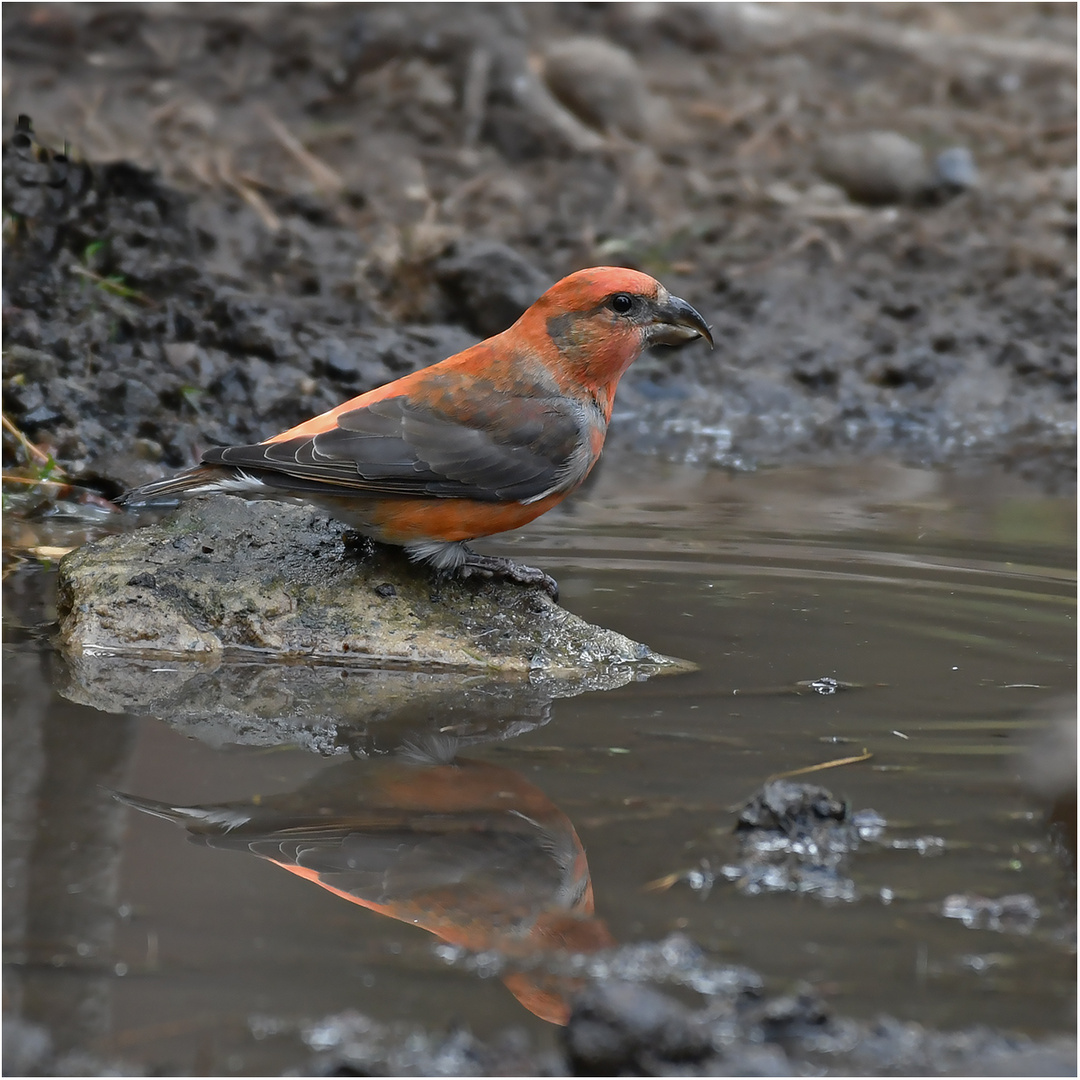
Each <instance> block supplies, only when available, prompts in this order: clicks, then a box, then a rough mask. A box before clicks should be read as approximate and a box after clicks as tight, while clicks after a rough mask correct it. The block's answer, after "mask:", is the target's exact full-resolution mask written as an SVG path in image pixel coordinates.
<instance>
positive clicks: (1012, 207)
mask: <svg viewBox="0 0 1080 1080" xmlns="http://www.w3.org/2000/svg"><path fill="white" fill-rule="evenodd" d="M4 30H5V37H4V42H5V44H4V48H5V60H6V69H5V71H6V78H7V87H8V93H7V94H6V95H5V102H4V108H5V112H4V130H5V133H6V134H7V135H8V139H7V141H6V143H5V186H4V202H5V208H6V211H7V213H8V215H9V216H8V217H7V219H6V226H5V256H6V257H5V270H4V274H5V277H4V287H5V293H4V344H5V358H4V363H5V368H4V374H5V383H4V388H5V410H6V412H7V413H8V415H9V417H10V418H11V419H12V420H14V422H15V423H16V425H17V426H19V427H20V428H21V429H22V430H23V431H24V432H25V433H26V435H28V436H29V437H30V439H31V440H32V441H34V442H36V443H38V444H40V445H41V446H42V448H43V449H44V450H45V451H46V452H48V453H51V454H52V455H53V456H54V458H55V460H56V461H57V462H58V463H59V464H60V465H61V466H62V467H63V468H64V469H65V470H66V471H67V472H68V473H69V474H70V475H72V476H74V477H76V478H77V479H78V480H79V482H80V483H84V484H87V485H90V486H91V487H92V488H93V489H95V490H97V491H98V492H101V493H103V494H105V495H114V494H116V493H118V492H119V490H120V489H121V488H123V487H125V486H129V485H131V484H135V483H140V482H143V481H145V480H148V479H150V478H152V477H154V476H157V475H160V474H161V473H163V472H165V471H168V470H170V469H176V468H179V467H182V466H186V465H189V464H191V463H192V462H194V461H195V460H196V459H197V457H198V455H199V453H200V452H201V450H202V449H204V448H205V447H206V446H208V445H210V444H213V443H220V442H234V441H248V440H252V439H257V438H260V437H264V436H266V435H267V434H269V433H271V432H272V431H276V430H279V429H281V428H283V427H285V426H287V425H289V424H292V423H294V422H297V421H299V420H301V419H303V418H305V417H307V416H309V415H312V414H313V413H316V412H318V411H321V410H323V409H326V408H328V407H331V406H333V405H335V404H337V403H339V402H340V401H341V400H343V399H345V398H346V397H348V396H350V395H352V394H355V393H357V392H359V391H362V390H364V389H367V388H369V387H371V386H374V385H376V384H378V383H380V382H383V381H385V380H386V379H388V378H392V377H395V376H398V375H401V374H403V373H404V372H407V371H410V370H412V369H414V368H416V367H419V366H422V365H425V364H428V363H430V362H432V361H435V360H437V359H440V358H442V357H443V356H445V355H447V354H449V353H451V352H453V351H455V350H457V349H460V348H462V347H463V346H465V345H467V344H469V343H470V342H471V341H474V340H476V339H477V337H479V336H483V335H486V334H490V333H492V332H494V331H496V330H498V329H500V328H502V327H503V326H505V325H507V324H508V323H509V322H510V321H512V319H513V318H514V317H515V316H516V314H517V313H518V312H519V311H520V310H521V309H522V308H523V307H524V306H525V305H527V304H528V303H529V302H530V301H531V299H533V298H534V297H535V296H536V295H537V294H538V293H539V292H540V291H542V289H543V288H544V287H545V286H546V285H547V284H548V283H550V282H551V281H553V280H554V279H555V278H557V277H559V276H561V275H563V274H565V273H567V272H569V271H571V270H573V269H575V268H577V267H579V266H582V265H586V264H590V263H598V262H619V263H626V264H629V265H634V266H637V267H640V268H642V269H645V270H647V271H649V272H652V273H654V274H657V275H658V276H660V277H662V278H663V279H664V281H665V282H666V283H667V284H668V285H669V286H670V287H672V288H673V289H674V290H676V291H677V292H679V293H680V294H681V295H683V296H685V297H686V298H687V299H689V300H690V301H691V302H692V303H693V304H694V305H695V306H696V307H698V308H699V310H701V311H702V312H704V313H705V314H706V316H707V317H708V318H709V319H710V320H711V321H712V322H713V324H714V326H715V328H716V331H717V340H718V349H717V351H716V352H715V353H709V352H708V351H707V350H706V349H705V348H704V346H700V345H698V346H693V347H691V348H689V349H685V350H683V351H681V352H680V353H678V354H669V353H665V354H664V355H663V356H660V355H658V356H657V357H655V358H647V359H645V360H643V361H642V362H641V363H639V364H638V365H637V367H636V368H635V369H634V370H633V371H632V372H631V374H630V375H629V376H628V377H627V379H626V380H625V381H624V386H623V389H622V390H621V392H620V399H619V405H618V410H617V411H618V422H617V423H616V424H615V427H614V429H613V438H614V439H615V440H616V441H618V440H624V441H626V442H629V443H632V444H633V445H634V446H636V447H638V448H650V449H654V450H658V451H661V452H663V453H666V454H668V455H670V456H672V457H675V458H682V459H688V460H695V461H709V462H716V463H720V464H725V465H729V466H734V467H746V466H750V465H753V464H755V463H769V462H779V461H783V460H790V459H792V458H796V457H811V458H814V457H817V458H820V457H822V456H823V455H825V456H835V455H844V454H849V453H851V452H865V451H870V450H872V451H874V452H878V453H881V452H884V453H889V454H893V455H897V456H900V457H903V458H906V459H916V460H919V461H924V462H927V461H930V462H939V461H947V460H953V459H956V458H958V457H965V458H969V459H970V458H989V459H995V460H1004V461H1006V462H1010V463H1013V464H1015V465H1017V466H1018V467H1022V468H1024V470H1025V471H1029V472H1034V473H1035V474H1036V475H1039V476H1040V477H1042V478H1043V479H1044V480H1045V481H1046V482H1047V483H1049V484H1051V485H1060V484H1062V483H1064V484H1066V485H1067V484H1069V483H1070V482H1071V476H1072V474H1073V472H1074V462H1073V458H1074V452H1075V386H1076V359H1075V321H1076V305H1075V285H1076V277H1075V214H1076V210H1075V207H1076V202H1075V198H1076V192H1075V187H1076V174H1075V168H1074V163H1075V154H1076V142H1075V85H1074V83H1075V66H1074V65H1075V60H1074V59H1073V61H1072V66H1070V60H1069V48H1068V47H1067V43H1068V42H1069V41H1071V40H1074V39H1075V13H1074V12H1073V10H1072V9H1071V8H1068V7H1059V8H1026V7H1025V8H1013V7H1006V8H1001V7H997V6H995V7H992V8H978V9H970V8H965V9H958V8H954V9H948V10H946V9H942V8H938V7H935V6H932V5H931V6H922V7H920V8H917V9H914V8H906V9H902V10H901V9H897V10H896V11H893V12H887V11H885V10H884V9H881V10H873V11H871V10H868V9H859V10H858V11H857V12H856V13H853V14H850V15H848V14H842V15H835V14H832V15H830V14H825V13H824V12H823V11H820V10H818V9H811V8H807V9H805V10H803V11H801V12H796V11H788V10H785V11H783V12H780V11H773V10H771V9H769V10H763V9H756V8H754V7H753V6H750V7H746V6H745V5H744V6H742V7H733V8H730V9H724V8H718V9H715V10H714V9H711V8H708V7H706V6H700V7H699V6H694V5H673V6H672V5H663V6H659V7H641V6H636V5H611V6H610V7H603V6H600V7H598V6H595V5H575V4H567V5H553V6H547V5H526V6H522V7H517V6H514V5H480V6H477V7H471V6H468V5H454V6H453V7H452V8H451V7H442V6H439V5H420V6H418V5H408V6H404V5H403V6H401V7H395V6H393V5H383V6H380V5H370V6H365V7H364V8H362V9H357V8H353V7H349V6H341V7H333V6H330V7H320V8H318V9H313V8H307V7H304V6H290V5H266V6H264V5H259V4H252V5H242V6H236V7H231V6H228V5H217V6H215V7H214V8H213V9H206V8H200V7H195V6H192V7H183V6H181V7H172V8H160V7H157V6H154V5H146V6H142V5H123V6H120V7H112V6H101V5H85V6H80V5H64V6H55V5H42V6H37V5H33V4H27V5H13V6H12V7H11V8H9V9H8V10H7V11H6V12H5V15H4ZM17 113H26V114H28V115H30V116H32V117H33V119H34V121H35V124H36V127H37V130H38V133H39V137H40V139H41V141H42V142H43V143H44V144H45V146H47V147H51V148H53V149H56V150H59V149H60V148H62V147H63V146H65V145H66V144H67V143H70V145H71V147H72V151H71V154H70V156H69V155H62V158H63V160H60V161H57V160H56V159H55V158H53V159H52V161H51V163H49V161H48V160H44V161H43V160H42V157H43V154H42V152H40V151H36V150H34V149H33V148H32V147H31V146H29V145H27V144H28V140H27V139H26V138H25V137H14V138H13V137H12V135H11V133H12V132H13V130H14V124H15V116H16V114H17ZM880 130H884V131H892V132H895V133H896V137H895V138H892V139H885V140H882V139H880V138H877V137H874V136H871V137H870V138H869V141H867V138H866V133H868V132H873V131H880ZM837 136H854V140H852V138H847V139H846V141H845V139H844V138H837ZM860 140H861V141H860ZM905 140H906V141H905ZM950 148H952V149H950ZM897 150H899V153H898V154H897V153H896V151H897ZM942 150H949V151H950V153H949V154H947V155H946V156H945V158H941V157H940V156H939V157H938V158H937V164H936V165H935V164H934V156H935V155H938V153H939V151H942ZM950 154H951V156H950ZM44 157H45V158H46V159H48V155H44ZM943 162H944V163H945V165H943V164H942V163H943ZM949 162H951V163H952V164H951V165H950V164H948V163H949ZM86 163H89V164H86ZM935 170H936V171H935ZM939 174H940V175H942V176H946V177H949V178H950V179H949V180H948V182H944V181H942V180H940V179H938V180H935V179H934V177H935V176H937V175H939ZM825 176H828V177H830V178H832V180H834V181H839V184H840V185H843V187H846V188H847V190H848V191H849V192H851V193H852V195H851V196H849V195H848V194H847V193H846V192H845V191H844V190H843V187H841V186H839V185H838V184H837V183H826V182H825V179H824V177H825ZM890 185H891V186H890ZM860 199H861V200H863V201H862V202H860V201H857V200H860ZM883 201H884V202H886V203H891V205H884V206H881V205H867V203H868V202H869V203H879V204H880V203H881V202H883ZM5 453H6V454H7V455H8V457H7V458H5V460H9V458H10V457H11V456H13V455H14V456H18V452H17V450H16V448H15V447H14V446H10V447H6V448H5Z"/></svg>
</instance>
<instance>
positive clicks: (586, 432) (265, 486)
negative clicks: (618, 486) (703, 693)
mask: <svg viewBox="0 0 1080 1080" xmlns="http://www.w3.org/2000/svg"><path fill="white" fill-rule="evenodd" d="M695 337H704V338H706V339H707V340H708V341H709V343H710V344H711V343H712V336H711V333H710V330H709V327H708V325H707V323H706V322H705V320H704V319H703V318H702V317H701V316H700V315H699V314H698V313H697V312H696V311H695V310H694V309H693V308H692V307H691V306H690V305H689V304H687V303H686V302H685V301H684V300H680V299H679V298H678V297H674V296H672V295H671V294H670V293H668V291H667V290H666V289H665V288H664V287H663V286H662V285H661V284H660V283H659V282H658V281H656V280H655V279H653V278H651V277H649V276H648V275H646V274H642V273H638V272H637V271H635V270H624V269H619V268H615V267H592V268H591V269H587V270H580V271H578V272H577V273H576V274H571V275H570V276H569V277H566V278H563V280H562V281H560V282H558V283H557V284H555V285H553V286H552V287H551V288H550V289H548V291H547V292H546V293H544V295H543V296H541V297H540V298H539V299H538V300H537V301H536V303H534V304H533V305H532V307H530V308H529V309H528V310H527V311H526V312H525V313H524V314H523V315H522V316H521V318H520V319H518V321H517V322H516V323H514V325H513V326H511V327H510V328H509V329H508V330H505V331H503V333H501V334H496V335H495V336H494V337H491V338H488V339H487V340H486V341H482V342H480V343H479V344H478V345H474V346H473V347H472V348H471V349H466V350H465V351H464V352H460V353H458V354H457V355H455V356H451V357H449V358H448V359H446V360H443V361H441V362H440V363H438V364H433V365H432V366H431V367H428V368H424V369H423V370H422V371H416V372H413V373H412V374H411V375H406V376H405V377H404V378H401V379H397V380H396V381H394V382H391V383H387V384H386V385H385V386H380V387H378V388H376V389H374V390H370V391H368V392H367V393H365V394H361V395H359V396H358V397H355V398H352V399H351V400H350V401H346V402H345V403H344V404H342V405H339V406H337V408H335V409H331V410H330V411H329V412H326V413H323V414H322V415H320V416H316V417H314V418H312V419H311V420H306V421H305V422H304V423H302V424H299V425H297V426H296V427H294V428H290V429H289V430H288V431H283V432H282V433H281V434H280V435H275V436H273V437H272V438H270V439H267V440H265V441H264V442H260V443H254V444H251V445H247V446H229V447H216V448H214V449H211V450H208V451H207V452H206V453H205V454H203V464H202V465H199V466H197V467H196V468H194V469H190V470H188V471H187V472H184V473H181V474H180V475H178V476H175V477H172V478H171V479H168V480H163V481H159V482H157V483H154V484H148V485H147V486H146V487H143V488H139V489H137V490H135V491H133V492H129V493H128V494H127V495H126V496H124V498H123V501H124V502H126V503H129V504H132V503H134V504H138V503H144V502H150V501H154V500H160V499H162V498H169V497H172V496H175V495H179V494H196V493H210V492H232V493H235V494H240V495H247V496H252V497H263V498H266V497H270V498H300V499H304V500H306V501H309V502H312V503H315V504H317V505H319V506H323V507H325V508H327V509H328V510H330V512H331V513H333V514H334V516H335V517H337V518H339V519H340V520H342V521H344V522H346V523H347V524H349V525H351V526H352V527H353V528H355V529H357V530H359V531H360V532H362V533H364V534H365V535H367V536H370V537H371V538H372V539H374V540H378V541H381V542H383V543H389V544H399V545H402V546H403V547H404V548H405V549H406V551H408V553H409V555H410V556H411V557H412V558H414V559H424V560H427V561H429V562H431V563H432V564H433V565H434V566H435V567H436V568H437V569H439V570H442V571H448V570H455V569H458V570H461V571H462V572H463V573H465V574H468V573H470V572H479V573H485V574H491V573H498V574H501V575H504V576H508V577H511V578H512V579H514V580H517V581H521V582H523V583H528V584H540V585H543V586H544V587H546V588H548V590H549V591H551V592H552V593H553V594H554V592H555V583H554V582H553V581H552V580H551V579H550V578H548V577H547V575H546V574H543V573H541V572H540V571H538V570H533V569H532V568H529V567H520V566H515V565H514V564H513V563H510V562H509V560H498V559H493V558H491V557H488V556H481V555H477V554H476V553H474V552H472V551H471V550H470V549H469V548H468V547H466V546H465V541H468V540H472V539H475V538H476V537H480V536H490V535H491V534H493V533H498V532H505V531H506V530H508V529H516V528H519V527H520V526H522V525H525V524H527V523H528V522H530V521H532V520H533V519H534V518H536V517H539V516H540V514H543V513H544V512H546V511H547V510H550V509H551V507H553V506H555V505H556V504H557V503H559V502H561V501H562V500H563V499H564V498H565V497H566V496H567V495H569V494H570V492H572V491H573V490H574V489H575V488H577V487H578V486H579V485H580V484H581V483H582V481H584V479H585V478H586V477H587V476H588V475H589V472H590V471H591V470H592V468H593V466H594V465H595V464H596V462H597V460H598V459H599V457H600V452H601V450H602V449H603V446H604V438H605V436H606V434H607V426H608V421H609V420H610V419H611V409H612V405H613V404H614V400H615V389H616V387H617V385H618V382H619V379H620V378H621V377H622V374H623V372H625V371H626V369H627V368H628V367H629V366H630V365H631V364H632V363H633V362H634V361H635V360H636V359H637V358H638V357H639V356H640V355H641V353H642V351H643V350H644V349H645V348H646V347H648V346H649V345H653V344H669V345H670V344H676V343H678V342H681V341H688V340H690V339H692V338H695Z"/></svg>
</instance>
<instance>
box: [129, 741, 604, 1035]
mask: <svg viewBox="0 0 1080 1080" xmlns="http://www.w3.org/2000/svg"><path fill="white" fill-rule="evenodd" d="M456 746H457V742H456V740H454V739H445V740H441V739H430V740H425V743H424V749H422V750H421V749H419V748H417V747H414V748H413V749H412V751H411V752H410V754H409V755H408V756H407V757H402V758H398V759H396V760H382V761H379V762H358V761H350V762H346V763H344V764H340V765H336V766H333V767H331V768H329V769H325V770H323V772H321V773H320V774H318V775H317V776H316V777H314V778H313V779H312V780H309V781H308V782H307V783H306V784H304V785H303V787H301V788H300V789H299V790H297V791H294V792H287V793H284V794H281V795H270V796H265V795H260V796H258V797H256V798H254V799H252V800H251V801H242V802H233V803H222V804H218V805H214V806H194V807H175V806H170V805H167V804H165V803H159V802H155V801H153V800H150V799H141V798H134V797H131V796H120V798H121V799H122V801H124V802H126V803H128V804H129V805H131V806H134V807H136V808H137V809H139V810H142V811H144V812H146V813H150V814H154V815H156V816H158V817H162V818H165V819H167V820H169V821H173V822H176V823H177V824H179V825H183V826H184V827H185V828H186V829H187V831H188V833H189V834H190V839H191V840H192V841H193V842H194V843H198V844H205V845H206V846H207V847H212V848H218V849H224V850H231V851H246V852H250V853H251V854H253V855H257V856H259V857H260V858H264V859H268V860H269V861H270V862H272V863H274V864H275V865H277V866H280V867H282V868H283V869H285V870H289V871H291V872H292V873H294V874H297V875H298V876H299V877H302V878H304V879H305V880H308V881H313V882H315V883H316V884H317V885H321V886H322V887H323V888H325V889H328V890H329V891H330V892H332V893H334V894H335V895H336V896H340V897H342V898H343V899H345V900H349V901H351V902H352V903H354V904H359V905H360V906H361V907H365V908H368V909H369V910H370V911H374V912H376V913H377V914H379V915H386V916H389V917H390V918H392V919H398V920H400V921H402V922H405V923H408V924H410V925H413V926H419V927H421V928H422V929H424V930H428V931H430V932H431V933H433V934H435V935H436V936H437V937H439V938H441V939H442V940H443V941H444V942H446V943H447V944H449V945H453V946H457V947H459V948H463V949H468V950H470V951H472V952H485V953H486V952H488V951H493V952H495V953H497V954H498V955H499V956H500V957H506V958H508V959H512V960H517V961H523V960H527V961H533V960H534V959H535V958H538V957H543V956H544V955H545V954H546V953H549V952H555V953H571V952H572V953H587V952H595V951H597V950H599V949H604V948H606V947H609V946H611V945H614V939H613V938H612V937H611V934H610V933H609V932H608V929H607V927H606V926H605V924H604V923H603V922H601V921H600V920H598V919H596V918H595V917H594V915H593V910H594V905H593V890H592V883H591V881H590V878H589V866H588V863H587V862H586V860H585V852H584V850H583V849H582V846H581V841H580V840H579V839H578V836H577V833H576V832H575V831H574V826H573V825H572V824H571V822H570V820H569V819H568V818H567V817H566V816H565V815H564V814H563V813H562V812H561V811H560V810H559V809H558V808H557V807H556V806H555V805H553V804H552V802H551V801H550V800H549V799H548V798H547V796H546V795H544V793H543V792H542V791H540V790H539V789H537V788H535V787H533V786H532V785H531V784H530V783H528V781H526V780H525V778H524V777H522V776H521V774H520V773H517V772H514V771H513V770H511V769H504V768H501V767H500V766H497V765H490V764H488V763H487V762H482V761H470V760H468V759H465V758H458V759H455V757H454V752H455V750H456ZM504 981H505V982H506V984H507V986H508V987H509V988H510V990H511V991H512V992H513V994H514V996H515V997H517V998H518V1000H519V1001H521V1003H522V1004H523V1005H524V1006H525V1007H526V1008H527V1009H528V1010H529V1011H530V1012H533V1013H535V1014H536V1015H537V1016H539V1017H541V1018H542V1019H545V1020H550V1021H552V1022H554V1023H565V1022H566V1020H567V1017H568V1016H569V1011H570V1010H569V1004H568V1000H567V995H568V994H569V993H572V992H573V991H575V990H576V989H578V988H579V983H578V981H577V980H566V979H558V978H557V977H554V976H548V975H546V974H545V973H544V972H538V973H537V972H530V971H514V972H511V973H509V974H506V975H505V976H504Z"/></svg>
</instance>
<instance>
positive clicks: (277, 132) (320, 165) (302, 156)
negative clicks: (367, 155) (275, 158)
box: [256, 105, 345, 195]
mask: <svg viewBox="0 0 1080 1080" xmlns="http://www.w3.org/2000/svg"><path fill="white" fill-rule="evenodd" d="M256 111H257V112H258V113H259V115H260V116H261V117H262V119H263V122H264V123H265V124H266V126H267V127H268V128H269V129H270V131H271V132H272V133H273V135H274V138H275V139H277V141H278V142H279V143H281V145H282V146H283V147H284V148H285V149H286V150H287V151H288V152H289V153H290V154H292V156H293V157H294V158H296V160H297V161H298V162H299V163H300V164H301V165H303V166H304V168H305V169H307V171H308V172H309V173H310V175H311V178H312V180H314V181H315V184H316V186H317V187H319V188H322V189H324V190H325V191H327V192H329V193H330V194H332V195H337V194H339V193H340V192H341V191H342V190H343V189H344V187H345V181H344V180H343V179H342V177H341V174H340V173H339V172H338V171H337V170H336V169H332V168H331V167H330V166H329V165H327V164H326V162H325V161H321V160H320V159H319V158H317V157H316V156H315V155H314V154H313V153H312V152H311V151H310V150H309V149H308V148H307V147H306V146H304V144H303V143H302V142H301V141H300V140H299V139H298V138H297V137H296V136H295V135H294V134H293V133H292V132H291V131H290V130H289V129H288V128H287V127H286V126H285V125H284V124H283V123H282V122H281V121H280V120H279V119H278V118H277V117H276V116H274V114H273V113H271V112H270V110H269V109H267V108H266V107H265V106H262V105H259V106H257V107H256Z"/></svg>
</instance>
